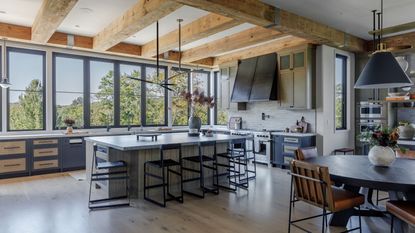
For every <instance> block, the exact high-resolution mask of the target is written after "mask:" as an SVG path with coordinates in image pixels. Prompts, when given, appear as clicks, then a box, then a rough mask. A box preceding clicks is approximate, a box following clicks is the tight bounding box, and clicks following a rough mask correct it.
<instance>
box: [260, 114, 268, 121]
mask: <svg viewBox="0 0 415 233" xmlns="http://www.w3.org/2000/svg"><path fill="white" fill-rule="evenodd" d="M261 118H262V120H263V121H265V118H268V119H269V118H270V115H266V114H265V113H262V114H261Z"/></svg>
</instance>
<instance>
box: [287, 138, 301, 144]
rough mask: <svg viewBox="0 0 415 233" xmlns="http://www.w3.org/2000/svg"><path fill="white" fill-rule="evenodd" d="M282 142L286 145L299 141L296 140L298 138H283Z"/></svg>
mask: <svg viewBox="0 0 415 233" xmlns="http://www.w3.org/2000/svg"><path fill="white" fill-rule="evenodd" d="M284 142H288V143H299V140H298V138H289V137H285V138H284Z"/></svg>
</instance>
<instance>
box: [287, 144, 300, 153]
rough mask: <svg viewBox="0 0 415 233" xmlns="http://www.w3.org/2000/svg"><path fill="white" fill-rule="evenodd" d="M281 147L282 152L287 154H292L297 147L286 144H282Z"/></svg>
mask: <svg viewBox="0 0 415 233" xmlns="http://www.w3.org/2000/svg"><path fill="white" fill-rule="evenodd" d="M283 148H284V149H283V151H284V153H287V154H294V153H295V150H297V149H298V147H297V146H287V145H284V146H283Z"/></svg>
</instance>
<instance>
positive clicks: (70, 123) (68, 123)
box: [63, 118, 75, 134]
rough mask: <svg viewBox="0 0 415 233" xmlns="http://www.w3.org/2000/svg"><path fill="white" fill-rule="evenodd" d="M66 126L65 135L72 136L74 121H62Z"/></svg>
mask: <svg viewBox="0 0 415 233" xmlns="http://www.w3.org/2000/svg"><path fill="white" fill-rule="evenodd" d="M63 122H64V123H65V125H66V134H72V133H73V127H72V126H73V124H75V120H73V119H70V118H66V119H65V120H64V121H63Z"/></svg>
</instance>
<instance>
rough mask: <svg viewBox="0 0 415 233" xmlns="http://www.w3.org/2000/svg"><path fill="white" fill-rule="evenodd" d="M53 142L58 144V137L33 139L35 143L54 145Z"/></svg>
mask: <svg viewBox="0 0 415 233" xmlns="http://www.w3.org/2000/svg"><path fill="white" fill-rule="evenodd" d="M53 144H58V139H39V140H33V145H53Z"/></svg>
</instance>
